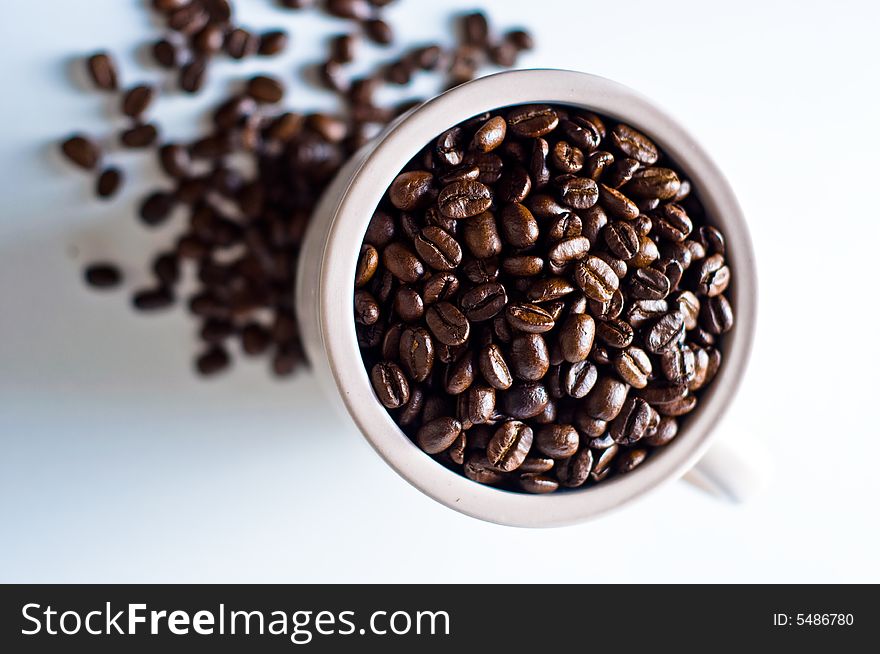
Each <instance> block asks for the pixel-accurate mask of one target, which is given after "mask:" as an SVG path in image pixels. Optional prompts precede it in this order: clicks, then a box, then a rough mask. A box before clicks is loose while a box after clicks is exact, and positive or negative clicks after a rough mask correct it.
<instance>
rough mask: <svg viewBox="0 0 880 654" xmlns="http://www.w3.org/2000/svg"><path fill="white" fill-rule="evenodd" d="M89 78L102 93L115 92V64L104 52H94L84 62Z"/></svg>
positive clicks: (116, 84)
mask: <svg viewBox="0 0 880 654" xmlns="http://www.w3.org/2000/svg"><path fill="white" fill-rule="evenodd" d="M86 65H87V68H88V71H89V77H91V78H92V82H94V84H95V86H96V87H97V88H99V89H101V90H102V91H115V90H116V89H117V88H118V82H117V77H118V76H117V73H116V63H115V62H114V61H113V58H112V57H111V56H110V55H109V54H108V53H106V52H96V53H95V54H93V55H92V56H90V57H89V58H88V59H87V60H86Z"/></svg>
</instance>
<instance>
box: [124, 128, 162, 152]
mask: <svg viewBox="0 0 880 654" xmlns="http://www.w3.org/2000/svg"><path fill="white" fill-rule="evenodd" d="M158 135H159V130H158V129H156V126H155V125H153V124H151V123H144V124H138V125H134V126H133V127H129V128H128V129H126V130H123V131H122V133H121V134H120V135H119V140H120V141H121V142H122V145H124V146H125V147H127V148H145V147H147V146H150V145H152V144H153V143H155V142H156V138H157V137H158Z"/></svg>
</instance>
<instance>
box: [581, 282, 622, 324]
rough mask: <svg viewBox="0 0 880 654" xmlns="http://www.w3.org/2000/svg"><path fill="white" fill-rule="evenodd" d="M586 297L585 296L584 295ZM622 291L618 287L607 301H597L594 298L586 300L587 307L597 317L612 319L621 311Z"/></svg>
mask: <svg viewBox="0 0 880 654" xmlns="http://www.w3.org/2000/svg"><path fill="white" fill-rule="evenodd" d="M584 297H586V296H584ZM623 303H624V299H623V293H621V292H620V289H617V290H616V291H614V294H613V295H612V296H611V299H610V300H608V301H607V302H597V301H596V300H588V301H587V308H589V310H590V313H592V314H593V315H594V316H595V317H596V318H598V319H604V320H612V319H614V318H617V317H619V316H620V314H621V312H622V311H623Z"/></svg>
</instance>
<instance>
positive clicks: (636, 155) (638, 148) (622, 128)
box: [610, 124, 659, 166]
mask: <svg viewBox="0 0 880 654" xmlns="http://www.w3.org/2000/svg"><path fill="white" fill-rule="evenodd" d="M610 137H611V141H612V142H613V143H614V145H615V146H617V148H618V149H619V150H620V151H621V152H623V153H624V154H625V155H626V156H627V157H632V158H633V159H635V160H636V161H638V162H639V163H642V164H645V165H646V166H651V165H653V164H655V163H657V159H658V157H659V151H658V150H657V146H656V145H654V143H652V142H651V140H650V139H649V138H648V137H647V136H645V135H644V134H642V133H641V132H639V131H637V130H635V129H633V128H632V127H629V126H627V125H623V124H618V125H615V126H614V128H613V129H612V130H611V134H610Z"/></svg>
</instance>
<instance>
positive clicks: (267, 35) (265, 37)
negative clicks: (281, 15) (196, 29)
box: [215, 30, 288, 57]
mask: <svg viewBox="0 0 880 654" xmlns="http://www.w3.org/2000/svg"><path fill="white" fill-rule="evenodd" d="M287 41H288V37H287V32H285V31H284V30H271V31H269V32H263V33H262V34H261V35H260V45H259V47H258V48H257V54H259V55H261V56H263V57H273V56H275V55H278V54H281V53H282V52H284V50H286V49H287ZM221 47H222V40H221V43H220V45H219V46H218V47H217V48H216V50H219V49H220V48H221ZM216 50H215V51H216Z"/></svg>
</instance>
